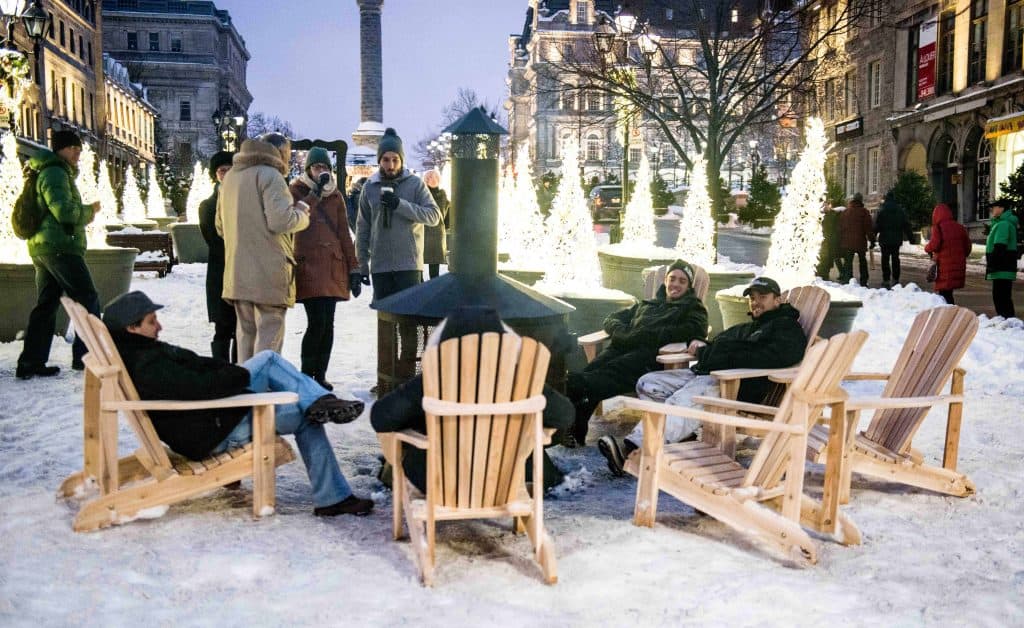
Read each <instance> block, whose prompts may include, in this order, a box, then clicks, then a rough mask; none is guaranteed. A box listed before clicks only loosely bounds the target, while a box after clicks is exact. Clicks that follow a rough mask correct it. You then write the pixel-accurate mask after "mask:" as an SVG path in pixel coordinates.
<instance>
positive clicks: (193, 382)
mask: <svg viewBox="0 0 1024 628" xmlns="http://www.w3.org/2000/svg"><path fill="white" fill-rule="evenodd" d="M162 307H163V306H162V305H157V304H156V303H153V301H151V300H150V298H149V297H148V296H146V295H145V294H144V293H143V292H140V291H138V290H136V291H133V292H128V293H126V294H122V295H121V296H119V297H117V298H116V299H114V300H113V301H111V302H110V303H109V304H107V307H106V309H105V310H104V312H103V322H104V323H105V324H106V326H107V328H108V329H109V330H110V336H111V337H112V338H113V340H114V344H115V345H116V346H117V350H118V352H119V353H120V354H121V358H122V359H123V360H124V365H125V368H126V369H127V370H128V375H129V376H130V377H131V378H132V381H133V382H134V383H135V387H136V388H137V389H138V393H139V398H141V399H181V400H199V399H219V398H221V397H229V396H231V395H238V394H243V393H248V392H270V391H273V392H283V391H287V392H295V393H298V395H299V401H298V403H293V404H285V405H278V406H275V407H274V410H275V417H274V425H275V427H276V431H277V433H278V434H294V435H295V443H296V444H297V445H298V447H299V454H300V455H301V456H302V462H303V463H304V464H305V465H306V473H307V474H308V475H309V481H310V483H311V484H312V485H313V503H314V504H315V507H314V508H313V514H314V515H316V516H318V517H333V516H336V515H341V514H348V515H365V514H368V513H369V512H370V511H371V510H372V509H373V501H371V500H369V499H363V498H361V497H356V496H355V495H354V494H353V493H352V489H351V488H350V487H349V485H348V481H347V480H346V479H345V476H344V474H342V472H341V469H340V468H339V467H338V461H337V460H336V459H335V457H334V452H333V450H332V449H331V443H330V441H328V440H327V434H326V432H325V431H324V427H323V424H324V423H326V422H327V421H331V422H332V423H348V422H350V421H353V420H355V419H356V418H357V417H358V416H359V415H360V414H362V411H363V402H361V401H349V400H346V399H338V398H337V397H335V396H334V395H332V394H329V393H328V392H327V390H325V389H324V388H322V387H321V386H320V385H319V384H317V383H316V381H314V380H313V378H311V377H309V376H308V375H304V374H303V373H301V372H299V370H298V369H296V368H295V367H294V366H293V365H292V364H291V363H289V362H288V361H287V360H285V359H284V358H282V357H281V356H280V355H279V354H277V353H275V352H273V351H261V352H259V353H257V354H256V355H254V356H253V357H251V358H250V359H248V360H246V361H245V363H244V364H242V365H237V364H232V363H230V362H227V361H225V360H220V359H217V358H206V357H202V356H200V355H197V354H196V353H194V352H192V351H189V350H188V349H184V348H182V347H176V346H174V345H171V344H167V343H165V342H160V340H158V337H159V336H160V331H161V329H163V327H161V325H160V321H159V320H157V316H156V311H157V310H159V309H160V308H162ZM149 415H150V418H151V419H152V421H153V427H154V428H156V433H157V436H159V437H160V440H162V441H163V442H164V443H166V444H167V445H168V446H169V447H170V448H171V449H172V450H173V451H175V452H177V453H179V454H181V455H183V456H185V457H187V458H190V459H192V460H203V459H205V458H209V457H210V456H214V455H217V454H221V453H224V452H226V451H228V450H229V449H233V448H236V447H242V446H244V445H245V444H247V443H249V442H251V441H252V415H251V410H250V409H249V408H216V409H210V410H184V411H176V410H162V411H151V412H150V413H149Z"/></svg>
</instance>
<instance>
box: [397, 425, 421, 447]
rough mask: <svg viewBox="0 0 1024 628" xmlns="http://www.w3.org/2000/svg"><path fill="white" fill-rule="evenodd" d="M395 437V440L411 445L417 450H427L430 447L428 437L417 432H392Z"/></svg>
mask: <svg viewBox="0 0 1024 628" xmlns="http://www.w3.org/2000/svg"><path fill="white" fill-rule="evenodd" d="M392 434H394V435H395V440H399V441H402V442H403V443H409V444H410V445H412V446H413V447H415V448H417V449H427V447H428V446H429V444H428V441H427V435H426V434H423V433H421V432H417V431H416V430H412V429H409V430H402V431H401V432H392Z"/></svg>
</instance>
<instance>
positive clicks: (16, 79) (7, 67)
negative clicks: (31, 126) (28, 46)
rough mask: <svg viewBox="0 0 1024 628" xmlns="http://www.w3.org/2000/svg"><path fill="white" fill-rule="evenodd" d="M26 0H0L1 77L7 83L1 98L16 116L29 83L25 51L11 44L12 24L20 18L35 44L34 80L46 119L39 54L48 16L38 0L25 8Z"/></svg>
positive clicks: (12, 35)
mask: <svg viewBox="0 0 1024 628" xmlns="http://www.w3.org/2000/svg"><path fill="white" fill-rule="evenodd" d="M25 5H26V0H0V21H2V22H3V25H4V40H3V42H2V43H0V80H3V81H4V82H6V83H7V88H8V89H7V90H5V93H4V94H3V95H2V98H0V101H2V102H3V104H4V105H5V106H6V108H7V109H9V110H10V113H12V114H13V115H14V116H15V120H16V121H17V117H18V114H19V107H20V104H21V99H22V93H23V90H24V89H25V87H26V86H27V85H28V83H29V81H28V74H29V72H30V68H29V65H28V60H27V57H26V56H25V53H24V52H22V51H21V50H19V49H18V47H17V46H16V45H15V44H14V27H15V24H16V22H17V19H18V18H19V17H20V18H21V20H22V24H23V25H24V27H25V30H26V32H27V33H28V35H29V37H30V38H31V39H32V41H33V43H34V54H35V61H36V68H35V71H36V80H37V81H38V82H39V84H40V86H41V87H40V94H42V95H43V98H41V99H40V100H41V101H42V102H41V103H40V108H41V109H42V111H43V120H44V121H45V120H46V113H45V111H46V103H45V100H44V98H45V94H46V90H45V89H44V88H43V87H42V80H43V74H44V72H43V70H42V59H41V55H40V54H39V42H40V39H41V38H42V37H43V32H44V31H45V30H46V25H47V23H48V21H49V16H48V15H47V13H46V11H45V10H43V8H42V3H41V0H34V2H33V3H32V6H30V7H29V8H28V9H26V8H25Z"/></svg>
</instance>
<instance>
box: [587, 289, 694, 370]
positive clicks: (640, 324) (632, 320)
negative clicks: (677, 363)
mask: <svg viewBox="0 0 1024 628" xmlns="http://www.w3.org/2000/svg"><path fill="white" fill-rule="evenodd" d="M666 295H667V293H666V291H665V286H661V287H660V288H658V292H657V294H656V295H655V297H654V298H653V299H645V300H643V301H641V302H639V303H637V304H636V305H634V306H633V307H629V308H626V309H623V310H619V311H618V312H615V313H613V314H611V315H610V316H609V317H608V318H606V319H604V325H603V327H604V331H605V332H606V333H607V334H608V336H609V337H610V338H611V341H612V346H613V347H614V348H616V349H619V350H622V351H635V350H638V349H644V350H647V351H649V352H650V353H652V354H653V355H657V354H658V349H660V348H661V347H662V346H663V345H667V344H669V343H671V342H689V341H691V340H703V339H704V338H706V337H707V333H708V311H707V310H706V309H705V308H704V304H703V303H701V302H700V300H699V299H698V298H697V296H696V295H695V294H694V292H693V290H692V289H691V290H690V291H689V292H687V293H686V294H684V295H683V296H682V298H680V299H678V300H676V301H669V300H668V299H667V296H666Z"/></svg>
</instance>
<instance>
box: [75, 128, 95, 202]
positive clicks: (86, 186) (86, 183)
mask: <svg viewBox="0 0 1024 628" xmlns="http://www.w3.org/2000/svg"><path fill="white" fill-rule="evenodd" d="M75 187H77V188H78V194H79V195H80V196H81V197H82V202H83V203H85V204H86V205H92V204H93V203H95V202H96V201H98V200H100V188H99V185H98V184H97V183H96V152H95V151H93V149H92V146H90V145H89V143H88V142H86V143H84V144H82V155H81V157H79V158H78V176H77V177H75Z"/></svg>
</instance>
